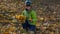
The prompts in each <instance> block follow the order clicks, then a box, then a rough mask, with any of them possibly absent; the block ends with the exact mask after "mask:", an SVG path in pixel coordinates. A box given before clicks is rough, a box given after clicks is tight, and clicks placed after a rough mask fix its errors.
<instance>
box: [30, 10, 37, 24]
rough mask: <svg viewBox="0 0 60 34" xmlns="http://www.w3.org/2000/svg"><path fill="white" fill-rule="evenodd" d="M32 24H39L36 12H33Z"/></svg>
mask: <svg viewBox="0 0 60 34" xmlns="http://www.w3.org/2000/svg"><path fill="white" fill-rule="evenodd" d="M31 17H32V22H33V23H34V24H36V22H37V15H36V12H35V11H32V16H31Z"/></svg>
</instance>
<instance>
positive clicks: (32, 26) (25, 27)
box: [22, 20, 36, 31]
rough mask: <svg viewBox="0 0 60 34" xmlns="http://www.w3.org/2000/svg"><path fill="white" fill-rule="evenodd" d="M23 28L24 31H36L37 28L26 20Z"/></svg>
mask: <svg viewBox="0 0 60 34" xmlns="http://www.w3.org/2000/svg"><path fill="white" fill-rule="evenodd" d="M22 26H23V28H24V29H26V30H28V29H29V30H30V31H35V29H36V26H35V25H31V24H29V21H28V20H26V22H25V23H24V24H22Z"/></svg>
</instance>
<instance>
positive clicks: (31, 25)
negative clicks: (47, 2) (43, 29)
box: [22, 1, 37, 32]
mask: <svg viewBox="0 0 60 34" xmlns="http://www.w3.org/2000/svg"><path fill="white" fill-rule="evenodd" d="M22 15H24V16H26V21H25V23H24V24H22V26H23V28H24V29H26V30H27V29H28V30H29V31H30V32H33V31H35V29H36V26H35V25H36V21H37V17H36V12H35V11H34V10H32V9H31V2H30V1H26V8H25V10H24V11H23V12H22Z"/></svg>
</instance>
